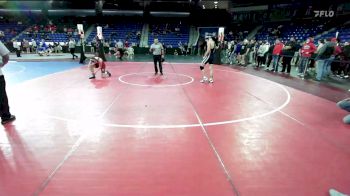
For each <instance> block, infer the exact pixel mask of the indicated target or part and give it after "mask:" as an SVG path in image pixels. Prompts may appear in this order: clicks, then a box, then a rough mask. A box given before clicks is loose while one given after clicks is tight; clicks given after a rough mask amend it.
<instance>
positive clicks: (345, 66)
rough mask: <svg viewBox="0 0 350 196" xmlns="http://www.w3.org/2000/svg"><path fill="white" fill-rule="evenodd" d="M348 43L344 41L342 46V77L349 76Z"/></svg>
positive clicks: (349, 50)
mask: <svg viewBox="0 0 350 196" xmlns="http://www.w3.org/2000/svg"><path fill="white" fill-rule="evenodd" d="M349 61H350V44H349V42H345V43H344V48H343V62H342V63H341V67H343V70H344V78H349V69H350V62H349Z"/></svg>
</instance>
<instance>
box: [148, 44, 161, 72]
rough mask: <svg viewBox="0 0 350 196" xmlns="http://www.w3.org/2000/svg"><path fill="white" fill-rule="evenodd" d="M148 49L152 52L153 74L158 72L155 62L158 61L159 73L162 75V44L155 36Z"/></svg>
mask: <svg viewBox="0 0 350 196" xmlns="http://www.w3.org/2000/svg"><path fill="white" fill-rule="evenodd" d="M149 51H150V52H152V53H153V61H154V72H155V73H154V75H157V74H158V67H157V62H158V63H159V71H160V75H163V67H162V59H163V58H164V48H163V46H162V44H161V43H159V42H158V39H157V38H156V39H154V43H153V44H152V45H151V48H150V49H149Z"/></svg>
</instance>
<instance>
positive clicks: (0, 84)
mask: <svg viewBox="0 0 350 196" xmlns="http://www.w3.org/2000/svg"><path fill="white" fill-rule="evenodd" d="M0 115H1V118H2V119H4V118H5V119H6V118H9V117H11V113H10V107H9V103H8V99H7V94H6V82H5V77H4V76H3V75H1V76H0Z"/></svg>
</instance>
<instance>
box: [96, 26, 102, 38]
mask: <svg viewBox="0 0 350 196" xmlns="http://www.w3.org/2000/svg"><path fill="white" fill-rule="evenodd" d="M97 37H98V38H99V39H103V34H102V27H100V26H98V27H97Z"/></svg>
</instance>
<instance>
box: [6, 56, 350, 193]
mask: <svg viewBox="0 0 350 196" xmlns="http://www.w3.org/2000/svg"><path fill="white" fill-rule="evenodd" d="M107 69H108V70H109V71H110V72H111V73H112V77H111V78H101V76H100V74H97V77H96V79H95V80H89V79H88V77H89V73H88V70H87V68H86V67H82V68H77V69H73V70H69V71H65V72H60V73H56V74H52V75H48V76H45V77H42V78H39V79H35V80H32V81H28V82H25V83H22V84H19V85H17V86H14V87H12V88H10V89H8V93H9V99H10V106H11V111H12V112H13V113H14V114H15V115H16V116H17V120H16V121H15V122H13V123H12V124H9V125H6V126H5V127H3V128H2V130H1V131H0V149H1V151H0V163H1V167H0V173H1V175H0V182H1V183H0V195H33V194H34V195H191V196H193V195H248V196H250V195H252V196H256V195H269V196H274V195H276V196H277V195H278V196H280V195H291V196H295V195H327V191H328V189H329V188H337V189H339V190H342V192H350V188H349V184H350V172H348V171H349V169H350V148H349V146H350V131H349V126H346V125H344V124H343V123H342V121H341V119H342V118H343V116H344V115H346V113H345V112H343V111H341V110H339V109H338V108H336V106H335V104H334V103H333V102H330V101H327V100H325V99H322V98H319V97H316V96H313V95H310V94H306V93H303V92H301V91H298V90H294V89H292V88H288V87H285V86H283V85H279V84H277V83H273V82H271V81H268V80H265V79H262V78H259V77H256V76H253V75H249V74H246V73H243V72H240V71H237V70H233V69H229V68H226V67H219V66H216V67H215V71H214V83H213V84H202V83H199V80H200V78H201V74H200V70H199V65H198V64H170V63H165V65H164V73H165V74H164V76H159V75H158V76H154V75H153V73H154V70H153V64H152V63H148V62H146V63H127V62H124V63H119V62H117V63H116V62H114V63H108V64H107Z"/></svg>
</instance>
